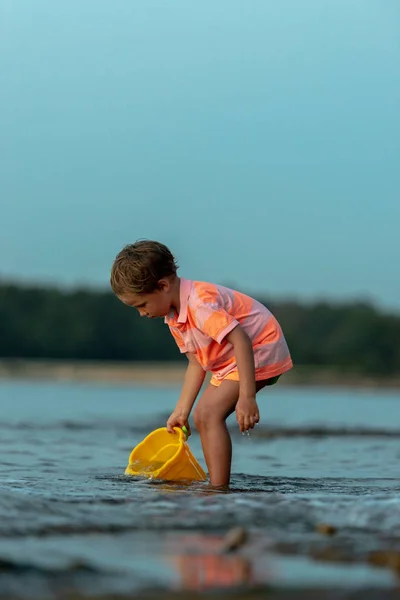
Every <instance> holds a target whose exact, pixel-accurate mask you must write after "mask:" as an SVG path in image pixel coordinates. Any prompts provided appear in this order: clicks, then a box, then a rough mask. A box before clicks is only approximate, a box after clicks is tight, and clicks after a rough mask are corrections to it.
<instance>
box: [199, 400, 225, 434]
mask: <svg viewBox="0 0 400 600" xmlns="http://www.w3.org/2000/svg"><path fill="white" fill-rule="evenodd" d="M220 420H221V418H220V417H219V415H218V414H216V411H212V410H210V409H209V407H207V406H201V404H198V405H197V406H196V407H195V409H194V411H193V421H194V424H195V427H196V429H197V430H198V431H199V430H201V429H204V428H206V427H209V426H210V425H212V424H213V423H215V422H216V421H220Z"/></svg>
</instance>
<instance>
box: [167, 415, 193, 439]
mask: <svg viewBox="0 0 400 600" xmlns="http://www.w3.org/2000/svg"><path fill="white" fill-rule="evenodd" d="M183 426H185V427H186V429H187V431H188V436H189V435H191V433H192V432H191V429H190V425H189V423H188V415H187V414H186V413H184V412H180V411H176V410H174V412H173V413H172V415H171V416H170V418H169V419H168V421H167V430H168V431H169V433H175V432H174V427H183Z"/></svg>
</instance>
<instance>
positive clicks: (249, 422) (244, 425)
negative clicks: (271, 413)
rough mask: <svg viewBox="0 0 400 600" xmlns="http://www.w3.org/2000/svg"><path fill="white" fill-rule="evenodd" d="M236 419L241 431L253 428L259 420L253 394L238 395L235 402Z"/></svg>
mask: <svg viewBox="0 0 400 600" xmlns="http://www.w3.org/2000/svg"><path fill="white" fill-rule="evenodd" d="M236 420H237V422H238V424H239V429H240V431H241V432H243V431H248V430H249V429H253V427H254V425H255V424H256V423H258V422H259V420H260V413H259V411H258V405H257V402H256V397H255V396H239V400H238V401H237V404H236Z"/></svg>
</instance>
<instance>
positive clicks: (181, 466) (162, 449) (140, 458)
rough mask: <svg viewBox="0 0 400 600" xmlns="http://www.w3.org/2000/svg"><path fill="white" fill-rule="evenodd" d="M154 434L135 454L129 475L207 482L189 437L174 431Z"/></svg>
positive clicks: (131, 457)
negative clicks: (191, 448) (188, 441)
mask: <svg viewBox="0 0 400 600" xmlns="http://www.w3.org/2000/svg"><path fill="white" fill-rule="evenodd" d="M174 431H175V434H173V433H168V431H167V428H166V427H161V428H160V429H156V430H155V431H152V433H150V434H149V435H148V436H147V437H145V438H144V440H143V441H142V442H140V444H138V445H137V446H136V447H135V448H134V449H133V450H132V452H131V454H130V456H129V464H128V466H127V467H126V469H125V475H140V476H143V477H151V478H153V479H164V480H166V481H181V480H191V481H205V480H206V474H205V472H204V471H203V469H202V468H201V466H200V465H199V463H198V462H197V460H196V459H195V457H194V456H193V454H192V452H191V450H190V448H189V444H188V443H187V441H186V434H185V433H184V432H183V431H182V429H180V428H179V427H174Z"/></svg>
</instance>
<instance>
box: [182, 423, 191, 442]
mask: <svg viewBox="0 0 400 600" xmlns="http://www.w3.org/2000/svg"><path fill="white" fill-rule="evenodd" d="M182 431H183V433H184V434H185V435H186V439H188V437H189V434H188V430H187V429H186V427H185V426H184V425H183V426H182Z"/></svg>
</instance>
